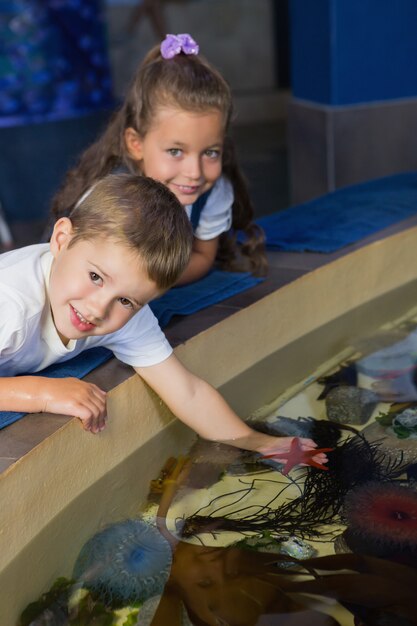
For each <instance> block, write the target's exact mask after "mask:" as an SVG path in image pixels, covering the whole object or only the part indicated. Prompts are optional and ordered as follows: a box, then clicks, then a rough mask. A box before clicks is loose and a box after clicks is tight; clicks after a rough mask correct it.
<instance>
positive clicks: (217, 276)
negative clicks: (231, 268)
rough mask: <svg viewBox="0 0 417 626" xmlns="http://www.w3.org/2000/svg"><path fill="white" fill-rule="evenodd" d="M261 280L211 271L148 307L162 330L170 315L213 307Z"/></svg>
mask: <svg viewBox="0 0 417 626" xmlns="http://www.w3.org/2000/svg"><path fill="white" fill-rule="evenodd" d="M262 280H263V279H262V278H255V276H252V274H249V273H248V272H243V273H242V272H223V271H220V270H213V271H212V272H210V274H207V276H205V277H204V278H201V279H200V280H198V281H196V282H195V283H191V284H189V285H184V286H183V287H174V288H173V289H170V291H167V292H166V293H165V294H164V295H163V296H161V297H160V298H158V299H157V300H153V301H152V302H151V303H150V305H149V306H150V307H151V309H152V311H153V312H154V314H155V315H156V317H157V318H158V320H159V323H160V325H161V328H164V327H165V326H166V325H167V324H168V322H169V321H170V319H171V317H172V316H173V315H189V314H190V313H196V312H197V311H200V310H201V309H204V308H206V307H208V306H211V305H212V304H216V303H218V302H221V301H222V300H225V299H226V298H229V297H231V296H234V295H235V294H237V293H240V292H241V291H246V289H249V288H250V287H254V286H255V285H257V284H258V283H259V282H261V281H262Z"/></svg>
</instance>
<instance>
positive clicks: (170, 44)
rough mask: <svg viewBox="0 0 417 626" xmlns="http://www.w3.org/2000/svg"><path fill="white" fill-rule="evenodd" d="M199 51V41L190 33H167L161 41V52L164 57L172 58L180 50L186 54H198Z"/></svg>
mask: <svg viewBox="0 0 417 626" xmlns="http://www.w3.org/2000/svg"><path fill="white" fill-rule="evenodd" d="M198 51H199V46H198V43H196V42H195V41H194V39H193V38H192V37H191V35H189V34H188V33H183V34H182V35H167V36H166V37H165V39H164V41H163V42H162V43H161V54H162V56H163V57H164V59H172V57H175V56H176V55H177V54H180V52H184V54H198Z"/></svg>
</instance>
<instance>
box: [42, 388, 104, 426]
mask: <svg viewBox="0 0 417 626" xmlns="http://www.w3.org/2000/svg"><path fill="white" fill-rule="evenodd" d="M40 381H42V382H40ZM39 382H40V387H41V390H40V395H41V398H42V409H41V410H42V411H45V412H48V413H59V414H60V415H73V416H75V417H78V418H79V419H80V420H81V422H82V426H83V428H84V430H89V431H90V432H92V433H98V432H100V431H102V430H103V428H104V427H105V421H106V392H105V391H102V390H101V389H100V388H99V387H97V385H94V384H93V383H87V382H85V381H84V380H79V379H78V378H42V379H39Z"/></svg>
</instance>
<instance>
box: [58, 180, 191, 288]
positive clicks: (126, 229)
mask: <svg viewBox="0 0 417 626" xmlns="http://www.w3.org/2000/svg"><path fill="white" fill-rule="evenodd" d="M69 217H70V220H71V223H72V227H73V237H72V239H71V242H70V246H73V245H74V244H75V243H76V242H77V241H80V240H86V239H88V240H92V239H96V238H101V239H111V240H113V241H115V242H117V243H122V244H124V245H127V246H128V247H129V248H130V249H131V250H133V251H135V252H137V254H138V256H139V257H140V259H141V261H142V262H144V263H145V267H146V271H147V274H148V276H149V278H150V279H151V280H153V281H154V282H155V283H156V285H157V286H158V288H159V289H161V290H165V289H169V288H170V287H172V285H174V284H175V283H176V281H177V280H178V278H179V276H180V275H181V273H182V272H183V270H184V269H185V267H186V265H187V263H188V261H189V258H190V254H191V247H192V238H193V233H192V228H191V224H190V221H189V219H188V217H187V214H186V212H185V211H184V209H183V207H182V206H181V204H180V203H179V201H178V200H177V198H176V196H175V195H174V194H173V193H172V192H171V191H170V190H169V189H168V188H167V187H165V185H163V184H162V183H159V182H157V181H155V180H153V179H152V178H147V177H146V176H135V175H131V174H112V175H109V176H106V177H105V178H103V179H102V180H100V181H99V182H98V183H97V184H96V185H94V187H93V189H92V190H91V192H90V193H88V194H87V196H86V197H85V198H84V199H83V200H82V201H81V202H80V203H79V204H78V205H77V206H76V207H75V208H74V209H73V210H72V212H71V214H70V216H69Z"/></svg>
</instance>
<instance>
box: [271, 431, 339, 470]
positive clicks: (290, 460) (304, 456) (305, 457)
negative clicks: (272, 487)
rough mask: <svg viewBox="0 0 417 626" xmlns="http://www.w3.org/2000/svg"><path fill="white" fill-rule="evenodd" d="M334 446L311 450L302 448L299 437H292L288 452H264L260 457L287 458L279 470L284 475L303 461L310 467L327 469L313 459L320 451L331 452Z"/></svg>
mask: <svg viewBox="0 0 417 626" xmlns="http://www.w3.org/2000/svg"><path fill="white" fill-rule="evenodd" d="M333 449H334V448H314V449H312V450H304V449H303V448H302V446H301V444H300V439H299V437H294V439H293V440H292V441H291V447H290V451H289V452H284V453H283V454H281V453H277V454H265V455H264V456H261V459H273V458H275V457H277V456H278V457H279V458H280V459H282V458H284V459H287V462H286V463H285V465H284V467H283V468H282V470H281V472H282V473H283V474H284V475H285V476H286V475H287V474H288V472H289V471H291V470H292V468H293V467H295V466H296V465H300V464H301V463H304V464H305V465H311V466H312V467H317V468H318V469H322V470H328V469H329V468H328V467H326V466H325V465H323V463H318V462H317V461H315V460H314V459H313V457H314V456H316V454H320V453H321V452H332V451H333Z"/></svg>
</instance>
